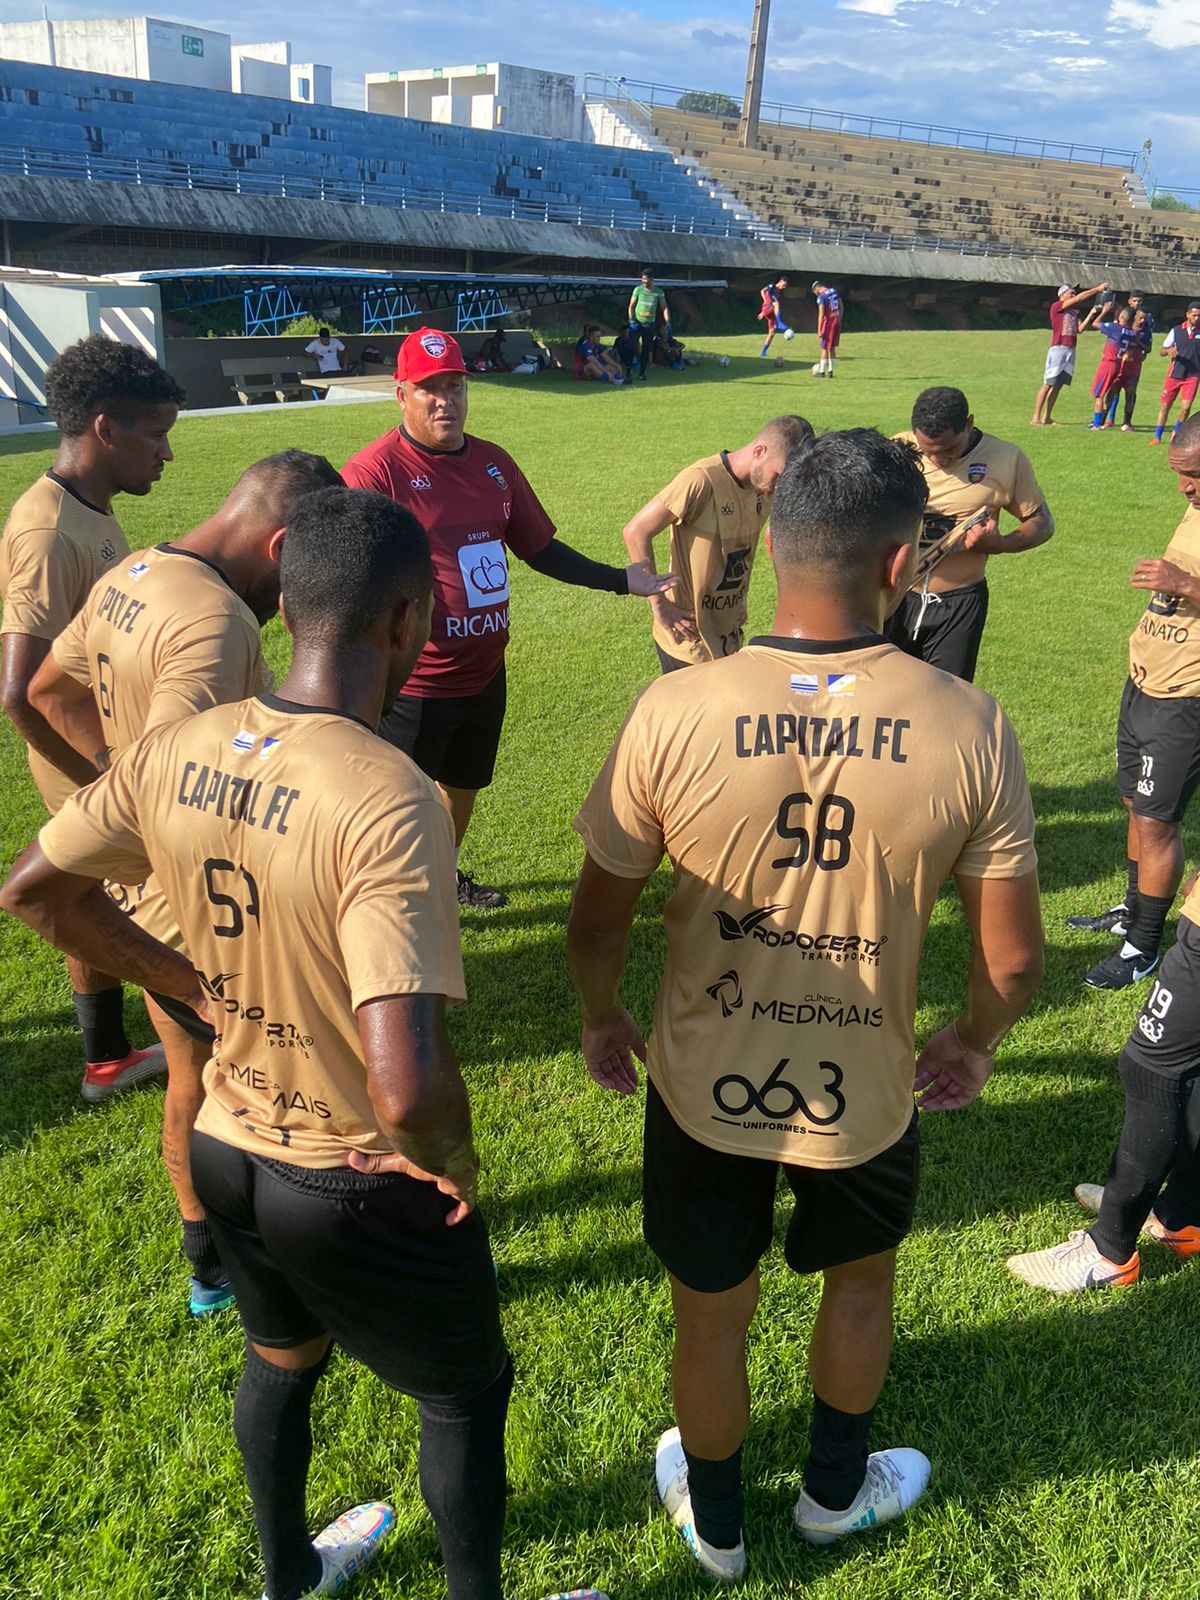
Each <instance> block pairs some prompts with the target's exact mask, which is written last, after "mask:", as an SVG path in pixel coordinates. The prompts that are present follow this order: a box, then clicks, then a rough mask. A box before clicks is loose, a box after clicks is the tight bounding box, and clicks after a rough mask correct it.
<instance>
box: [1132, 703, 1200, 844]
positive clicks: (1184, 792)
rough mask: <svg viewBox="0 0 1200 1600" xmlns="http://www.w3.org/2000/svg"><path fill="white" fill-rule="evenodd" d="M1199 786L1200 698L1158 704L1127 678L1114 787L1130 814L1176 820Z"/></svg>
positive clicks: (1157, 819) (1158, 820)
mask: <svg viewBox="0 0 1200 1600" xmlns="http://www.w3.org/2000/svg"><path fill="white" fill-rule="evenodd" d="M1197 784H1200V699H1197V698H1196V696H1194V695H1186V696H1181V697H1180V698H1179V699H1177V700H1159V699H1156V698H1155V696H1154V695H1149V694H1143V693H1142V691H1141V690H1140V689H1138V688H1137V687H1136V686H1135V685H1134V682H1133V680H1132V678H1131V679H1129V680H1128V681H1127V682H1126V684H1125V692H1124V694H1122V696H1121V709H1120V712H1119V713H1118V715H1117V787H1118V788H1119V789H1120V791H1121V798H1122V799H1123V800H1128V801H1129V802H1130V805H1131V808H1132V810H1133V813H1134V815H1135V816H1138V817H1149V818H1151V819H1152V820H1153V821H1156V822H1179V821H1180V820H1181V819H1182V817H1183V813H1184V812H1185V811H1186V810H1187V807H1188V801H1189V800H1190V799H1191V798H1192V795H1193V794H1194V793H1195V792H1196V785H1197Z"/></svg>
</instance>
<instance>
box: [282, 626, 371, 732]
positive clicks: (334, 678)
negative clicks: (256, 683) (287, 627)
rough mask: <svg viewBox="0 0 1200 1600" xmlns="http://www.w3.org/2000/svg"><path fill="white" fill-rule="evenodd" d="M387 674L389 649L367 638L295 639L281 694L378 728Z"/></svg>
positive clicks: (299, 702) (298, 701)
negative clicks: (344, 640) (334, 641)
mask: <svg viewBox="0 0 1200 1600" xmlns="http://www.w3.org/2000/svg"><path fill="white" fill-rule="evenodd" d="M387 677H388V656H387V653H386V651H383V650H380V649H379V648H378V646H376V645H375V644H373V643H371V642H370V641H368V640H358V641H356V642H354V643H352V644H340V645H327V644H323V643H320V644H306V643H304V642H302V641H301V640H296V641H295V643H294V645H293V649H292V665H291V668H290V669H289V671H288V675H287V677H286V678H285V679H284V680H283V682H282V683H281V684H280V685H279V690H278V693H279V696H280V698H281V699H283V700H291V701H293V702H294V703H295V704H296V705H302V706H320V707H322V708H323V709H324V710H328V711H336V712H340V713H341V715H342V716H346V717H354V718H356V719H357V720H358V721H359V722H365V723H366V725H367V726H368V727H369V728H377V727H378V726H379V719H380V717H381V716H382V715H383V711H384V704H383V701H384V695H385V692H386V690H387Z"/></svg>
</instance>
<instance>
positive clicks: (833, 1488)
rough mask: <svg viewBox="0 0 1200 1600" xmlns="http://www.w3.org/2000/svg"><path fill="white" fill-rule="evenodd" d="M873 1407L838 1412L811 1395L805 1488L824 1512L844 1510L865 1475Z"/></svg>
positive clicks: (835, 1408)
mask: <svg viewBox="0 0 1200 1600" xmlns="http://www.w3.org/2000/svg"><path fill="white" fill-rule="evenodd" d="M874 1417H875V1407H874V1406H872V1407H871V1409H870V1411H839V1410H838V1409H837V1407H836V1406H828V1405H826V1404H825V1402H824V1400H822V1399H821V1397H820V1395H817V1394H814V1395H813V1409H812V1424H811V1426H810V1428H809V1437H808V1460H807V1462H805V1465H804V1487H805V1490H806V1491H807V1492H808V1494H810V1495H811V1496H812V1498H813V1499H814V1500H815V1501H816V1502H817V1504H818V1505H819V1506H824V1508H825V1510H826V1511H845V1509H846V1507H847V1506H848V1505H850V1504H851V1503H852V1502H853V1500H854V1497H855V1496H856V1495H857V1494H858V1491H859V1490H860V1489H861V1488H862V1486H863V1484H864V1483H865V1482H866V1477H867V1440H868V1438H869V1437H870V1434H871V1423H872V1421H873V1420H874Z"/></svg>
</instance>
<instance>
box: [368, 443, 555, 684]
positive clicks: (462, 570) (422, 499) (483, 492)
mask: <svg viewBox="0 0 1200 1600" xmlns="http://www.w3.org/2000/svg"><path fill="white" fill-rule="evenodd" d="M342 477H343V478H344V479H345V480H346V483H347V484H348V485H349V486H350V488H352V489H374V490H376V491H377V492H378V493H379V494H386V495H388V496H389V497H390V498H391V499H392V500H395V501H396V502H397V504H399V505H402V506H404V508H405V509H406V510H408V511H411V512H412V514H413V516H414V517H416V519H417V521H418V522H419V523H420V524H421V526H422V527H423V528H424V529H425V532H426V533H427V534H428V535H429V544H430V549H431V553H432V556H433V631H432V633H431V634H430V637H429V643H428V644H427V645H426V646H425V648H424V650H422V652H421V654H420V656H419V657H418V658H417V664H416V666H415V667H414V668H413V672H412V676H411V677H410V678H409V680H408V682H407V683H406V684H405V685H404V693H405V694H406V695H416V696H417V697H418V698H419V699H425V700H448V699H453V698H455V697H457V696H459V695H473V694H479V693H480V691H481V690H483V689H486V688H487V686H488V684H489V683H490V682H491V681H492V679H493V678H494V677H495V675H496V673H497V672H498V671H499V670H500V666H501V664H502V662H503V660H504V647H505V645H506V644H507V643H508V548H509V547H511V548H512V550H513V552H514V553H515V554H516V555H518V556H520V558H521V559H522V560H523V561H528V560H529V559H530V558H531V557H532V556H536V555H539V554H540V553H541V552H542V551H543V550H544V549H545V548H546V546H547V545H548V544H549V543H550V541H551V539H553V537H554V524H553V523H552V522H551V520H550V518H549V517H548V516H547V515H546V512H545V510H544V508H543V506H542V504H541V502H540V501H539V499H538V497H537V495H536V494H534V492H533V490H532V489H531V488H530V486H529V482H528V479H527V478H526V477H525V474H524V473H523V472H522V471H521V469H520V467H518V466H517V464H516V462H515V461H514V460H513V458H512V457H511V456H510V455H509V454H508V452H507V451H505V450H501V449H499V448H498V447H497V446H496V445H494V444H489V443H488V441H487V440H486V439H476V438H474V437H473V436H472V435H471V434H468V435H467V437H466V443H465V444H464V445H463V447H462V449H461V450H456V451H452V452H447V451H444V450H426V449H424V448H423V447H422V446H421V445H419V444H415V443H414V442H413V441H412V440H411V439H410V438H409V437H408V436H407V435H406V434H405V433H403V432H402V431H401V430H400V429H399V428H393V429H392V430H391V432H390V433H385V434H384V436H383V438H382V439H376V440H375V441H374V443H373V444H369V445H367V446H365V448H364V449H362V450H360V451H359V452H358V454H357V455H355V456H351V458H350V460H349V461H347V463H346V465H345V466H344V467H343V468H342Z"/></svg>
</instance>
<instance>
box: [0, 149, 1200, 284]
mask: <svg viewBox="0 0 1200 1600" xmlns="http://www.w3.org/2000/svg"><path fill="white" fill-rule="evenodd" d="M0 173H17V174H19V175H21V176H24V177H27V178H67V179H71V180H75V181H84V182H91V183H105V182H114V183H132V184H145V185H150V186H152V187H155V188H175V189H193V190H213V191H216V192H219V193H227V194H242V195H254V196H258V197H267V198H278V199H293V200H321V201H328V202H332V203H335V204H339V205H377V206H388V207H390V208H391V209H393V210H399V211H404V210H410V211H439V212H447V213H452V214H456V215H467V216H478V217H507V218H509V219H510V220H512V221H529V222H564V223H568V224H570V225H572V226H575V227H597V228H621V229H625V230H629V231H636V232H639V233H669V234H699V235H704V236H706V237H710V238H713V237H715V238H725V239H733V240H737V241H741V242H744V243H748V244H753V243H756V242H758V243H764V244H819V245H837V246H844V247H848V248H851V249H860V250H893V251H906V252H913V253H915V252H931V253H933V254H935V255H957V256H963V257H968V256H982V257H988V258H994V259H1001V260H1008V261H1045V262H1047V263H1050V262H1054V263H1057V264H1058V265H1060V266H1061V265H1063V264H1067V263H1069V264H1071V265H1073V266H1074V267H1077V268H1079V269H1080V270H1081V271H1083V270H1086V269H1089V268H1103V269H1106V270H1127V269H1128V270H1133V269H1135V268H1145V267H1148V266H1159V267H1163V268H1165V269H1167V270H1172V269H1174V270H1177V271H1190V272H1198V271H1200V252H1198V253H1197V255H1195V256H1194V257H1188V258H1187V259H1186V260H1185V259H1180V260H1175V261H1164V260H1163V258H1162V255H1161V253H1158V254H1154V253H1152V252H1149V251H1147V252H1146V254H1144V255H1140V256H1139V255H1135V254H1133V253H1126V252H1124V251H1121V252H1114V251H1110V252H1102V251H1096V252H1083V253H1080V252H1065V251H1061V250H1022V249H1018V248H1017V246H1016V245H1011V244H1009V245H1006V244H1001V243H999V242H996V243H990V244H989V243H984V244H979V243H976V242H973V241H970V240H965V239H943V238H940V237H933V236H930V235H928V234H918V233H913V234H902V233H894V232H888V233H875V232H872V231H871V230H869V229H864V228H844V227H840V226H837V225H834V226H831V227H824V228H820V227H808V228H805V227H797V226H795V225H778V226H776V225H767V224H763V223H758V222H753V221H751V220H749V219H748V218H746V217H740V216H738V215H737V214H735V213H728V214H726V215H725V216H724V217H723V218H722V219H720V220H713V219H710V218H708V217H705V216H703V215H701V216H697V215H694V214H692V213H690V212H686V213H684V214H682V215H680V214H679V213H678V212H671V213H670V214H667V213H665V212H654V211H649V210H646V209H645V208H643V207H641V206H636V205H622V206H615V205H614V206H603V207H592V206H585V205H583V204H582V203H579V202H563V203H559V202H555V201H551V200H544V201H539V200H519V199H516V198H513V197H508V198H506V197H504V196H501V195H494V194H493V195H485V194H475V195H471V194H458V193H454V192H453V191H447V190H445V189H427V188H422V187H420V186H416V185H411V184H396V183H394V182H393V181H392V180H391V179H390V178H389V177H388V175H387V174H385V173H381V174H378V175H374V176H371V177H369V178H366V177H364V178H360V179H359V180H358V181H357V182H353V181H349V182H348V181H346V180H345V179H332V178H321V177H297V176H291V177H289V176H287V175H286V174H283V173H269V172H250V171H247V170H246V169H244V168H234V167H215V166H214V167H209V166H203V165H200V164H199V163H195V162H188V161H162V160H157V159H146V158H143V157H141V156H111V155H91V154H85V155H73V154H69V153H67V152H63V151H48V150H31V149H29V148H28V147H26V146H23V145H0Z"/></svg>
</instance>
